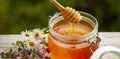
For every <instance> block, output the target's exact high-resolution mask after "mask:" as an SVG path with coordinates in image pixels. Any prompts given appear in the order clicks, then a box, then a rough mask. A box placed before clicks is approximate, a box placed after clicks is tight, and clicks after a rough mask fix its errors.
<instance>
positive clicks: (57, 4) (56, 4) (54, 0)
mask: <svg viewBox="0 0 120 59" xmlns="http://www.w3.org/2000/svg"><path fill="white" fill-rule="evenodd" d="M50 1H51V2H52V3H53V4H54V5H55V6H56V7H57V8H58V9H59V10H60V11H63V10H64V7H63V6H62V5H61V4H59V3H58V2H57V1H56V0H50Z"/></svg>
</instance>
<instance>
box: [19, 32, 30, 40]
mask: <svg viewBox="0 0 120 59" xmlns="http://www.w3.org/2000/svg"><path fill="white" fill-rule="evenodd" d="M21 35H23V36H24V37H25V38H27V39H28V38H30V37H31V32H30V31H27V30H26V31H22V32H21Z"/></svg>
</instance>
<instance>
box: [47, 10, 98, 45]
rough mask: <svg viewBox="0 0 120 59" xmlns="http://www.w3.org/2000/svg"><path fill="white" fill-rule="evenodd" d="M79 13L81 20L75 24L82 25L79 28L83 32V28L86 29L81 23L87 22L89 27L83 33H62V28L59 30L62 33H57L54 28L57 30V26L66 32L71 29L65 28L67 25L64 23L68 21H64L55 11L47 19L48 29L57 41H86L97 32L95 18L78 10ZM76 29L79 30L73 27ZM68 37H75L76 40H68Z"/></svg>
mask: <svg viewBox="0 0 120 59" xmlns="http://www.w3.org/2000/svg"><path fill="white" fill-rule="evenodd" d="M80 14H81V15H82V17H83V18H82V21H80V23H79V24H77V25H76V27H77V26H79V25H80V26H81V27H84V28H83V29H82V30H81V32H85V30H87V27H85V26H84V25H83V24H82V23H84V24H87V26H89V27H91V29H89V30H87V31H88V32H87V33H86V34H84V35H77V34H76V36H70V35H64V34H63V33H65V32H64V30H61V31H63V33H57V32H56V31H55V30H58V28H59V27H60V28H64V29H66V30H67V33H68V34H69V33H70V31H71V30H69V28H67V27H68V25H66V24H67V23H68V22H65V20H64V18H63V17H62V16H61V14H60V13H56V14H55V15H54V16H53V17H51V18H50V20H49V31H50V33H51V35H52V36H54V37H55V38H57V39H58V40H59V41H62V42H67V43H78V42H79V43H80V42H81V43H83V42H86V41H88V40H89V39H90V38H91V37H93V36H95V35H96V34H97V30H98V29H97V28H98V23H97V20H96V19H95V18H94V17H93V16H92V15H90V14H88V13H85V12H81V11H80ZM61 23H62V24H61ZM58 26H59V27H58ZM61 26H62V27H61ZM78 28H80V27H78ZM76 30H77V31H79V30H78V29H75V31H76ZM59 32H60V31H59ZM76 33H77V32H76ZM64 39H65V40H64ZM70 39H77V40H78V41H72V42H69V41H68V40H70Z"/></svg>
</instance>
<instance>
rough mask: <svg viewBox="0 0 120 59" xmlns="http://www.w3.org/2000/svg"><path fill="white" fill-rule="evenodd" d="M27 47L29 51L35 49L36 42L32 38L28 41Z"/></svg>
mask: <svg viewBox="0 0 120 59" xmlns="http://www.w3.org/2000/svg"><path fill="white" fill-rule="evenodd" d="M27 47H28V48H29V49H31V48H35V47H36V40H35V39H33V38H30V39H28V42H27Z"/></svg>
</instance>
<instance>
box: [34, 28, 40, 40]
mask: <svg viewBox="0 0 120 59" xmlns="http://www.w3.org/2000/svg"><path fill="white" fill-rule="evenodd" d="M33 37H34V38H35V39H39V38H40V37H42V32H41V31H40V29H34V30H33Z"/></svg>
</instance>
